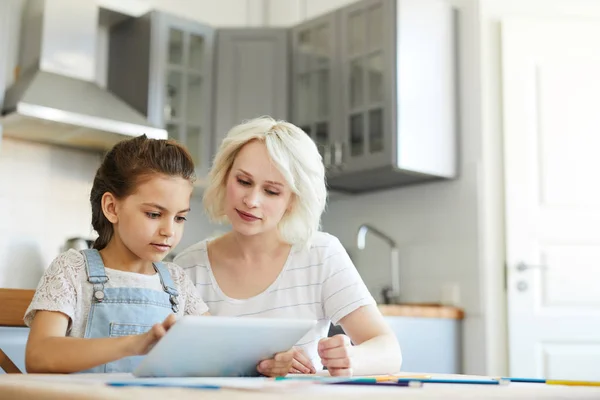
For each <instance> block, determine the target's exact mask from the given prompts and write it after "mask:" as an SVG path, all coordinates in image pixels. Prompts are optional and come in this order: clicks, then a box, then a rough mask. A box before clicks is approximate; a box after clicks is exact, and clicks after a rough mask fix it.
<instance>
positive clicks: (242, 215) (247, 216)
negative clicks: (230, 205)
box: [235, 209, 260, 222]
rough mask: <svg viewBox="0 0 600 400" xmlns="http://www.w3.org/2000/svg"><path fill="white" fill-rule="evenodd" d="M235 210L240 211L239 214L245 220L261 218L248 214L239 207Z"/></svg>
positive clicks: (250, 220)
mask: <svg viewBox="0 0 600 400" xmlns="http://www.w3.org/2000/svg"><path fill="white" fill-rule="evenodd" d="M235 211H236V212H237V213H238V215H239V216H240V218H241V219H243V220H244V221H248V222H252V221H256V220H259V219H260V218H258V217H255V216H254V215H252V214H247V213H245V212H242V211H240V210H238V209H236V210H235Z"/></svg>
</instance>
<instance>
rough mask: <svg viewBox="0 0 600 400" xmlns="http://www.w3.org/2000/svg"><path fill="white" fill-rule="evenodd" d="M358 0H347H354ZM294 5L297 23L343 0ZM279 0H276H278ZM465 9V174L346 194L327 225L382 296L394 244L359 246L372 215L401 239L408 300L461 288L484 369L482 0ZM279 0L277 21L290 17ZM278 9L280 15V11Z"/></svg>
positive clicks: (473, 349)
mask: <svg viewBox="0 0 600 400" xmlns="http://www.w3.org/2000/svg"><path fill="white" fill-rule="evenodd" d="M351 2H352V1H345V3H351ZM299 3H300V6H298V7H291V10H292V12H295V15H293V16H292V17H289V16H288V19H287V20H288V21H291V22H293V23H297V22H299V21H301V20H304V19H306V18H312V17H314V16H316V15H318V14H320V13H322V12H326V11H329V10H331V9H334V8H337V7H339V6H340V5H341V3H344V1H316V0H315V1H310V0H307V1H300V2H299ZM275 4H277V3H275ZM452 4H454V5H456V6H457V8H458V10H459V25H460V30H459V47H460V61H459V75H460V78H459V79H460V89H459V90H460V92H461V93H460V119H461V121H460V123H461V127H460V167H459V174H460V177H459V178H458V179H457V180H454V181H448V182H435V183H428V184H422V185H416V186H409V187H403V188H398V189H394V190H388V191H382V192H376V193H372V194H366V195H360V196H354V197H341V198H339V199H336V200H334V201H333V202H331V203H330V204H329V206H328V209H327V211H326V213H325V216H324V220H323V225H324V229H325V230H327V231H329V232H330V233H332V234H334V235H336V236H338V237H339V238H340V240H341V241H342V243H343V244H344V246H345V247H346V248H347V249H348V251H349V252H350V253H351V256H352V257H353V259H354V261H355V263H356V265H357V267H358V269H359V271H360V272H361V275H362V276H363V278H364V279H365V281H366V283H367V285H368V286H369V288H370V289H371V291H372V293H373V295H374V296H375V297H376V298H380V290H381V288H382V287H383V286H385V285H388V282H389V279H390V274H389V248H388V247H387V245H385V244H383V243H382V242H380V241H378V240H377V239H376V238H373V237H372V236H368V237H367V248H366V249H365V250H363V251H358V249H357V247H356V244H355V242H356V231H357V229H358V226H359V225H360V224H361V223H369V224H372V225H374V226H375V227H377V228H379V229H381V230H382V231H384V232H386V233H387V234H389V235H390V236H392V237H393V238H394V239H395V240H396V242H397V243H398V245H399V247H400V268H401V288H402V295H401V296H402V301H407V302H434V303H435V302H439V301H441V300H442V299H443V298H442V297H443V294H442V292H443V291H444V290H445V288H448V287H450V288H452V287H456V288H457V289H458V294H459V295H458V299H457V300H458V304H457V305H458V306H460V307H463V308H464V309H465V313H466V319H465V321H464V325H463V326H464V331H463V342H464V343H465V346H464V349H463V364H464V365H463V367H464V371H465V372H467V373H485V372H486V356H485V351H486V340H485V313H484V308H483V306H482V293H481V286H480V285H481V270H480V268H479V265H480V259H481V257H482V256H481V253H480V230H481V226H480V225H481V222H480V218H479V208H480V194H481V188H482V176H481V171H482V153H481V121H480V111H479V110H480V101H479V100H480V91H481V88H480V79H479V75H480V71H479V61H480V57H479V46H480V43H479V14H478V12H479V11H478V8H477V2H476V1H470V0H457V1H453V2H452ZM283 14H284V10H282V9H281V6H280V5H276V6H275V7H274V8H272V13H271V22H274V21H275V20H277V19H279V20H286V19H285V18H284V17H283V16H282V15H283ZM273 15H279V17H277V18H275V17H273Z"/></svg>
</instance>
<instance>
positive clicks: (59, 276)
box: [24, 249, 208, 337]
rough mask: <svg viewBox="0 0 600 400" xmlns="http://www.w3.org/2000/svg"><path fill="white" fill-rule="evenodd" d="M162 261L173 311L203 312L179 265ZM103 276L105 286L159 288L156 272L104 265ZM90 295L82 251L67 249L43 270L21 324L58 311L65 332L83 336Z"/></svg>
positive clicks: (188, 313)
mask: <svg viewBox="0 0 600 400" xmlns="http://www.w3.org/2000/svg"><path fill="white" fill-rule="evenodd" d="M165 265H166V266H167V269H168V270H169V273H170V274H171V279H173V283H174V284H175V288H176V289H177V290H178V291H179V304H180V308H179V312H178V313H177V315H178V316H180V315H202V314H204V313H205V312H207V311H208V307H207V306H206V304H205V303H204V301H202V299H201V298H200V295H199V294H198V291H197V290H196V288H195V286H194V284H193V283H192V281H191V280H190V278H189V277H188V276H187V274H186V273H185V272H184V271H183V269H181V268H180V267H179V266H177V265H175V264H172V263H165ZM106 276H107V277H108V282H106V283H105V284H104V287H106V288H118V287H137V288H147V289H153V290H160V291H163V286H162V284H161V281H160V276H159V275H158V273H156V274H154V275H144V274H138V273H135V272H125V271H119V270H116V269H110V268H106ZM92 295H93V293H92V285H91V284H90V283H88V281H87V271H86V268H85V260H84V258H83V255H82V254H81V253H80V252H78V251H76V250H73V249H71V250H68V251H66V252H64V253H62V254H60V255H59V256H58V257H56V258H55V259H54V261H52V264H50V267H48V269H47V270H46V271H45V272H44V275H43V276H42V279H41V280H40V283H39V284H38V287H37V290H36V291H35V295H34V296H33V300H32V301H31V304H30V305H29V307H28V308H27V311H26V312H25V317H24V321H25V324H26V325H27V326H29V325H30V324H31V321H32V320H33V317H34V316H35V313H36V311H38V310H46V311H60V312H61V313H63V314H65V315H67V316H68V317H69V328H68V329H67V336H72V337H83V335H84V333H85V325H86V323H87V319H88V314H89V311H90V306H91V303H92Z"/></svg>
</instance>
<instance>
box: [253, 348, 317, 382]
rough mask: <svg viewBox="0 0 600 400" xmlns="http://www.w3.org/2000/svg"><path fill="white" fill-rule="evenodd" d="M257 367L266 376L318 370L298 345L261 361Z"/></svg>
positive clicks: (308, 372)
mask: <svg viewBox="0 0 600 400" xmlns="http://www.w3.org/2000/svg"><path fill="white" fill-rule="evenodd" d="M256 369H257V371H258V372H259V373H261V374H262V375H265V376H285V375H287V374H288V373H291V374H314V373H315V372H316V370H315V367H314V366H313V365H312V362H311V361H310V359H309V358H308V357H307V355H306V353H304V351H303V350H302V349H301V348H298V347H293V348H291V349H290V350H288V351H285V352H282V353H277V354H275V357H273V358H272V359H269V360H263V361H261V362H260V363H258V366H257V367H256Z"/></svg>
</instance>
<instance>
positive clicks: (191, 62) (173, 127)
mask: <svg viewBox="0 0 600 400" xmlns="http://www.w3.org/2000/svg"><path fill="white" fill-rule="evenodd" d="M214 38H215V33H214V29H213V28H210V27H209V26H207V25H204V24H201V23H198V22H194V21H191V20H187V19H184V18H180V17H176V16H173V15H170V14H167V13H163V12H160V11H152V12H150V13H148V14H146V15H144V16H142V17H139V18H130V19H127V20H125V21H123V22H121V23H120V24H118V25H115V26H113V27H112V28H111V30H110V44H109V48H110V50H109V51H110V57H109V67H108V68H109V71H108V88H109V89H110V90H111V91H112V92H114V93H116V94H117V95H119V96H120V97H121V98H122V99H124V100H125V101H127V102H128V103H129V104H131V105H132V106H133V107H135V108H136V109H138V110H139V111H141V112H142V113H144V114H145V115H146V116H147V117H148V120H149V121H150V122H151V123H153V124H156V125H157V126H161V127H164V128H166V129H167V131H168V132H169V137H171V138H173V139H176V140H177V141H179V142H180V143H182V144H184V145H185V146H186V147H187V148H188V150H189V151H190V153H191V155H192V157H193V158H194V162H195V164H196V168H197V171H196V173H197V175H198V177H199V178H202V177H204V176H205V175H206V174H207V172H208V169H209V166H210V157H211V144H212V124H213V121H212V89H213V79H212V73H213V71H212V69H213V61H214V60H213V48H214Z"/></svg>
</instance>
